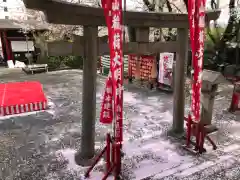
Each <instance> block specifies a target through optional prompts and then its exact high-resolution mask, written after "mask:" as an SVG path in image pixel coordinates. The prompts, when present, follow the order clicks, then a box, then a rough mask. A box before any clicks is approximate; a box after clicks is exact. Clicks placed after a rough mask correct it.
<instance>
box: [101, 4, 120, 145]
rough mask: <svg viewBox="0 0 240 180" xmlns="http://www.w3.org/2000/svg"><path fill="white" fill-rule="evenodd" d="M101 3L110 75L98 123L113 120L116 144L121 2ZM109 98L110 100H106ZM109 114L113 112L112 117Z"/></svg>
mask: <svg viewBox="0 0 240 180" xmlns="http://www.w3.org/2000/svg"><path fill="white" fill-rule="evenodd" d="M102 3H103V4H102V6H103V7H104V13H105V17H106V22H107V26H108V36H109V48H110V73H109V77H108V79H107V82H106V88H105V93H104V99H103V103H102V109H101V114H100V122H102V123H111V122H112V120H113V118H115V122H114V123H115V129H116V131H115V137H116V141H117V142H121V141H122V126H123V52H122V43H123V42H122V41H123V32H122V29H123V28H122V27H123V24H122V3H121V0H102ZM110 89H111V91H110ZM108 90H109V91H108ZM109 92H111V93H109ZM109 96H111V98H109V99H108V98H107V97H109ZM112 102H113V103H114V111H112ZM108 103H109V104H111V105H109V104H108ZM108 112H109V113H108ZM111 112H113V113H112V114H113V117H112V116H111Z"/></svg>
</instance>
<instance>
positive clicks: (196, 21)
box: [188, 0, 206, 122]
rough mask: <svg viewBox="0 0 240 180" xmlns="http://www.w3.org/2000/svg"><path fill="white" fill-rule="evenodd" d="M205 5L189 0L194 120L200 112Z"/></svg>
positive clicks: (204, 0) (198, 0) (204, 2)
mask: <svg viewBox="0 0 240 180" xmlns="http://www.w3.org/2000/svg"><path fill="white" fill-rule="evenodd" d="M205 5H206V0H190V1H189V4H188V7H189V11H188V12H189V24H190V39H191V48H192V55H193V56H192V64H193V71H192V73H193V83H192V102H191V111H192V119H193V120H194V121H197V122H198V121H199V120H200V112H201V103H200V97H201V87H202V68H203V67H202V64H203V53H204V28H205Z"/></svg>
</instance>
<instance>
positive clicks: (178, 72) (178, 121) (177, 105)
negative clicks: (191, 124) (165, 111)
mask: <svg viewBox="0 0 240 180" xmlns="http://www.w3.org/2000/svg"><path fill="white" fill-rule="evenodd" d="M177 41H178V45H179V49H178V53H177V59H176V66H175V69H174V87H173V88H174V95H173V126H172V131H173V133H175V134H181V133H183V127H184V109H185V108H184V107H185V78H186V67H187V59H188V29H187V28H185V29H184V28H179V29H178V30H177Z"/></svg>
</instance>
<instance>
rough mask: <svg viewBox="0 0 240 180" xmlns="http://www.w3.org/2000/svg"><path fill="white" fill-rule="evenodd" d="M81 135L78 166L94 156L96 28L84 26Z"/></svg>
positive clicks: (77, 155) (77, 158) (77, 159)
mask: <svg viewBox="0 0 240 180" xmlns="http://www.w3.org/2000/svg"><path fill="white" fill-rule="evenodd" d="M83 32H84V58H83V93H82V133H81V136H82V138H81V147H80V152H79V153H77V154H76V157H75V159H76V162H77V163H78V164H79V165H82V163H84V162H85V160H88V159H91V158H93V157H94V155H95V121H96V78H97V59H98V27H90V26H84V31H83Z"/></svg>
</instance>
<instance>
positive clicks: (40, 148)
mask: <svg viewBox="0 0 240 180" xmlns="http://www.w3.org/2000/svg"><path fill="white" fill-rule="evenodd" d="M0 74H1V82H9V81H24V80H38V81H40V82H41V83H42V84H43V88H44V91H45V93H46V96H47V97H48V100H49V101H50V102H51V108H50V109H49V110H48V111H45V112H39V113H32V114H28V115H25V116H17V117H9V118H7V119H6V118H5V119H1V120H0V133H1V137H0V143H1V146H0V168H1V171H0V179H1V180H79V179H80V175H81V174H82V172H84V170H85V168H83V167H79V166H77V165H76V164H75V163H74V160H73V157H74V153H75V152H76V150H77V149H79V146H80V140H81V134H80V132H81V95H82V94H81V89H82V87H81V85H82V72H81V71H78V70H65V71H57V72H50V73H46V74H45V73H43V74H37V75H25V74H24V73H22V72H21V71H18V70H10V71H9V70H3V71H1V72H0ZM103 84H104V78H102V77H99V78H98V86H97V115H98V114H99V108H100V103H101V100H100V98H101V96H102V90H103ZM125 89H126V90H125V92H124V108H125V109H124V116H125V120H124V147H123V148H124V151H125V153H126V156H125V157H124V160H123V176H124V179H126V180H127V179H137V180H140V179H146V180H147V179H154V180H160V179H173V180H180V179H181V180H182V179H183V180H187V179H189V180H191V179H192V180H194V179H209V180H211V179H214V180H215V179H219V180H220V179H226V180H228V179H240V170H239V167H240V166H239V165H240V160H239V157H240V143H239V140H240V133H239V129H240V123H239V122H238V121H240V118H239V116H238V117H237V115H234V114H230V113H228V112H227V111H226V109H227V108H228V107H229V104H230V98H231V95H230V94H231V89H232V87H231V85H228V84H227V85H226V84H225V85H224V86H223V85H222V86H220V90H221V91H222V94H221V95H219V96H217V97H216V103H215V111H214V123H215V124H217V126H218V127H219V128H220V130H219V132H218V133H216V134H215V135H213V138H214V139H215V140H216V141H217V142H218V147H219V148H218V150H216V151H212V150H211V149H210V146H209V145H206V147H207V149H208V150H209V151H208V152H207V153H206V154H204V155H201V156H193V155H191V154H190V153H188V152H186V151H185V150H183V148H182V147H181V144H182V143H183V142H180V141H179V140H177V139H174V138H172V137H168V135H167V133H166V132H167V131H168V130H169V129H170V127H171V121H172V95H171V94H164V93H161V92H157V91H155V90H152V91H149V90H146V89H144V88H141V89H140V88H137V87H135V86H133V85H131V86H130V85H126V87H125ZM187 102H188V101H187ZM186 111H187V106H186ZM97 119H98V117H97ZM109 129H111V128H110V127H106V126H102V125H100V124H99V123H98V120H97V121H96V149H98V148H101V147H102V145H103V144H102V143H103V142H104V134H105V133H106V132H107V131H109ZM101 169H102V168H101V164H100V165H99V166H98V167H97V168H96V169H95V171H94V173H93V176H92V177H91V179H96V180H99V179H100V177H99V171H101ZM95 176H96V177H95ZM110 179H111V178H110Z"/></svg>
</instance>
